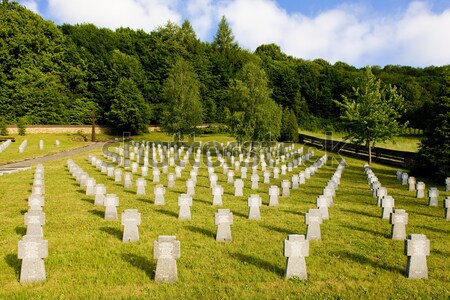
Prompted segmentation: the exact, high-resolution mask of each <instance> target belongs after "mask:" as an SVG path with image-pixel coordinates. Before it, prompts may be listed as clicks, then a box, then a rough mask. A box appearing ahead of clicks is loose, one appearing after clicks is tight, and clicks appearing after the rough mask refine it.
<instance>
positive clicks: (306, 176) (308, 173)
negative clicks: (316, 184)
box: [305, 168, 311, 179]
mask: <svg viewBox="0 0 450 300" xmlns="http://www.w3.org/2000/svg"><path fill="white" fill-rule="evenodd" d="M310 178H311V169H310V168H306V169H305V179H310Z"/></svg>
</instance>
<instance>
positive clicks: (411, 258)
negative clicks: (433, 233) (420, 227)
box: [405, 234, 430, 279]
mask: <svg viewBox="0 0 450 300" xmlns="http://www.w3.org/2000/svg"><path fill="white" fill-rule="evenodd" d="M405 255H406V256H408V260H407V262H406V277H408V278H413V279H417V278H428V267H427V256H428V255H430V240H429V239H427V237H426V235H424V234H410V235H408V238H407V239H406V240H405Z"/></svg>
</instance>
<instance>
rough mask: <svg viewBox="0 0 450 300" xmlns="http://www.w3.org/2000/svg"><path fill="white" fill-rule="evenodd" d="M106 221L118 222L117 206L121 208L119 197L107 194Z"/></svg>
mask: <svg viewBox="0 0 450 300" xmlns="http://www.w3.org/2000/svg"><path fill="white" fill-rule="evenodd" d="M104 205H105V220H117V219H118V218H119V217H118V215H117V206H119V197H117V195H115V194H106V199H105V204H104Z"/></svg>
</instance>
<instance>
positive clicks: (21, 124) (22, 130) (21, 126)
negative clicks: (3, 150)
mask: <svg viewBox="0 0 450 300" xmlns="http://www.w3.org/2000/svg"><path fill="white" fill-rule="evenodd" d="M26 124H27V119H26V118H25V117H21V118H19V120H18V121H17V129H18V131H19V135H25V134H26V130H27V127H26Z"/></svg>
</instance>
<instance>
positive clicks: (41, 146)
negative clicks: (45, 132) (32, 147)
mask: <svg viewBox="0 0 450 300" xmlns="http://www.w3.org/2000/svg"><path fill="white" fill-rule="evenodd" d="M39 150H44V141H43V140H39Z"/></svg>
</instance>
